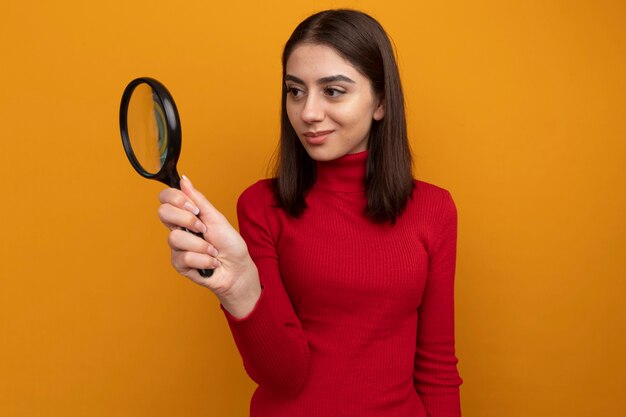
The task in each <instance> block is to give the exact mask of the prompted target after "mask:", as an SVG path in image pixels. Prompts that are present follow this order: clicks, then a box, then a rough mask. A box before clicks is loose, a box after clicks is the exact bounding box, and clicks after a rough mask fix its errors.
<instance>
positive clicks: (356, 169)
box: [315, 151, 368, 193]
mask: <svg viewBox="0 0 626 417" xmlns="http://www.w3.org/2000/svg"><path fill="white" fill-rule="evenodd" d="M367 155H368V152H367V151H363V152H358V153H353V154H348V155H345V156H342V157H341V158H339V159H335V160H333V161H317V162H316V180H315V187H317V188H323V189H326V190H330V191H335V192H346V193H356V192H365V171H366V166H367Z"/></svg>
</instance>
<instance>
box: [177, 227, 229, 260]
mask: <svg viewBox="0 0 626 417" xmlns="http://www.w3.org/2000/svg"><path fill="white" fill-rule="evenodd" d="M167 243H168V244H169V246H170V248H172V250H175V251H188V252H197V253H201V254H207V255H209V256H212V257H216V256H218V255H219V252H218V250H217V249H216V248H215V247H214V246H213V245H211V244H210V243H209V242H207V241H206V240H204V239H202V238H201V237H198V236H196V235H194V234H192V233H189V232H186V231H184V230H180V229H176V230H172V232H170V234H169V236H168V238H167Z"/></svg>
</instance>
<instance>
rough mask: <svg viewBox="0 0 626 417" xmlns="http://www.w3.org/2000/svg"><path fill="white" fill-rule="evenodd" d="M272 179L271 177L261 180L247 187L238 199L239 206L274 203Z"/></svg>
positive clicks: (257, 205) (246, 206) (243, 207)
mask: <svg viewBox="0 0 626 417" xmlns="http://www.w3.org/2000/svg"><path fill="white" fill-rule="evenodd" d="M272 181H273V180H271V179H264V180H260V181H257V182H255V183H254V184H252V185H251V186H249V187H248V188H246V189H245V190H244V191H243V192H242V193H241V195H240V196H239V199H238V200H237V207H238V208H242V209H246V208H248V207H259V205H263V206H265V205H268V204H270V205H271V204H273V201H274V192H273V191H272Z"/></svg>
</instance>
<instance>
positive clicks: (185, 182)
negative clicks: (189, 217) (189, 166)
mask: <svg viewBox="0 0 626 417" xmlns="http://www.w3.org/2000/svg"><path fill="white" fill-rule="evenodd" d="M180 189H181V190H182V191H183V192H184V193H185V194H186V195H187V197H189V198H190V199H191V201H192V202H193V203H194V204H195V205H196V206H197V207H198V208H199V209H200V213H199V214H198V217H200V219H201V220H202V221H203V222H205V223H213V222H215V221H223V220H224V219H225V218H224V216H223V215H222V213H220V212H219V211H218V210H217V209H216V208H215V207H214V206H213V205H212V204H211V203H210V202H209V200H207V199H206V197H205V196H204V195H203V194H202V193H201V192H200V191H198V190H196V189H195V188H194V186H193V184H192V183H191V181H189V178H187V177H186V176H185V175H183V178H182V179H181V181H180Z"/></svg>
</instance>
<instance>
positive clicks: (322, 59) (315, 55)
mask: <svg viewBox="0 0 626 417" xmlns="http://www.w3.org/2000/svg"><path fill="white" fill-rule="evenodd" d="M285 70H286V73H287V74H289V75H294V76H297V77H298V78H301V79H303V80H305V81H306V80H309V79H310V80H316V79H319V78H322V77H328V76H331V75H340V74H341V75H346V76H348V77H350V78H352V79H353V80H355V81H356V79H355V78H359V77H360V78H363V76H362V75H361V74H360V73H359V71H358V70H357V69H356V68H355V67H354V66H353V65H352V64H351V63H350V62H348V61H347V60H346V59H345V58H344V57H342V56H341V55H339V54H338V53H337V51H335V49H333V48H331V47H330V46H326V45H319V44H311V43H302V44H300V45H298V46H296V47H295V48H294V50H293V51H292V52H291V55H290V56H289V58H288V59H287V63H286V65H285ZM360 78H359V79H360Z"/></svg>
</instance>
